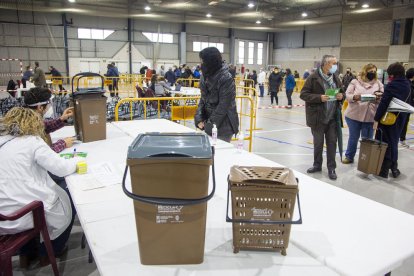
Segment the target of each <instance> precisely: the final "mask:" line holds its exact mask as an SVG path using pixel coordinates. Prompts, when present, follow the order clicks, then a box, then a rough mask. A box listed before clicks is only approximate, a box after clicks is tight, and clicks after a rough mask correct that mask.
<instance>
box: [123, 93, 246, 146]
mask: <svg viewBox="0 0 414 276" xmlns="http://www.w3.org/2000/svg"><path fill="white" fill-rule="evenodd" d="M199 100H200V97H155V98H125V99H121V100H120V101H119V102H118V103H117V105H116V106H115V121H119V107H120V106H121V105H122V104H124V103H129V104H130V109H129V110H130V119H131V120H132V119H133V110H132V103H134V102H142V103H143V108H144V119H147V116H146V114H147V106H146V102H153V101H156V102H157V106H158V109H157V111H158V118H160V114H161V108H160V107H161V104H160V103H161V101H168V102H170V104H171V106H170V107H171V120H184V125H185V122H186V120H192V119H194V115H195V112H196V110H197V107H198V105H186V103H188V102H190V103H191V102H194V101H196V102H198V101H199ZM236 100H240V104H239V105H238V106H239V107H240V112H239V114H240V129H241V130H242V122H243V120H242V116H243V115H244V116H248V117H249V118H250V126H249V136H245V138H244V140H249V151H252V142H253V129H252V126H253V116H254V108H253V107H254V102H253V100H252V98H250V97H249V96H236ZM243 100H246V101H248V103H249V104H250V111H249V113H248V114H247V113H243V109H242V106H243V104H242V103H243ZM183 103H184V105H176V104H183Z"/></svg>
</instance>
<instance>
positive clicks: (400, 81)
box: [374, 62, 411, 178]
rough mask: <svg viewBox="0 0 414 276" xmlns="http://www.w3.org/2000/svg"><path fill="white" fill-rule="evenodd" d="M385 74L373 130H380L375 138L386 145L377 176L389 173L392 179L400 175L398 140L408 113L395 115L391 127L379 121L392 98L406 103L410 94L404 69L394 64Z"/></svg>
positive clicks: (384, 175) (398, 64) (386, 175)
mask: <svg viewBox="0 0 414 276" xmlns="http://www.w3.org/2000/svg"><path fill="white" fill-rule="evenodd" d="M387 73H388V76H389V83H388V84H387V85H386V86H385V89H384V94H383V95H382V98H381V102H380V103H379V105H378V108H377V112H376V113H375V117H374V129H375V130H377V129H380V131H377V132H376V135H375V138H376V139H378V140H380V139H381V138H382V140H383V141H384V142H385V143H387V144H388V147H387V150H386V151H385V157H384V161H383V162H382V167H381V172H380V173H379V176H381V177H384V178H388V174H389V171H390V169H391V174H392V176H393V177H394V178H397V177H398V176H399V175H400V170H399V169H398V163H397V161H398V140H399V138H400V134H401V131H402V129H403V127H404V123H405V120H406V119H407V115H408V113H405V112H399V113H397V116H398V117H397V120H396V122H395V124H393V125H383V124H381V122H380V120H381V118H382V116H384V114H385V113H386V112H387V108H388V105H389V104H390V102H391V100H392V98H397V99H399V100H401V101H404V102H408V101H409V99H410V98H409V97H410V92H411V87H410V82H409V81H408V80H407V79H406V78H405V74H404V67H403V66H402V65H401V64H400V63H398V62H396V63H393V64H391V65H390V66H388V69H387Z"/></svg>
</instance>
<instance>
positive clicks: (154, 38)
mask: <svg viewBox="0 0 414 276" xmlns="http://www.w3.org/2000/svg"><path fill="white" fill-rule="evenodd" d="M142 34H143V35H145V36H146V37H147V38H148V39H149V40H150V41H151V42H161V43H173V41H174V36H173V35H172V34H159V33H146V32H143V33H142Z"/></svg>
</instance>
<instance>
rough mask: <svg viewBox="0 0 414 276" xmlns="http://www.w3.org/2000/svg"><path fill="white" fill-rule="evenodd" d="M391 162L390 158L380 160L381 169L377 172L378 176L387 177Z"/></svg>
mask: <svg viewBox="0 0 414 276" xmlns="http://www.w3.org/2000/svg"><path fill="white" fill-rule="evenodd" d="M391 164H392V163H391V161H390V160H384V162H382V167H381V171H380V173H379V174H378V176H381V177H383V178H388V174H389V172H390V168H391Z"/></svg>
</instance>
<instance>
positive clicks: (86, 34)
mask: <svg viewBox="0 0 414 276" xmlns="http://www.w3.org/2000/svg"><path fill="white" fill-rule="evenodd" d="M78 38H91V29H82V28H79V29H78Z"/></svg>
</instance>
